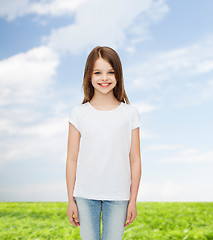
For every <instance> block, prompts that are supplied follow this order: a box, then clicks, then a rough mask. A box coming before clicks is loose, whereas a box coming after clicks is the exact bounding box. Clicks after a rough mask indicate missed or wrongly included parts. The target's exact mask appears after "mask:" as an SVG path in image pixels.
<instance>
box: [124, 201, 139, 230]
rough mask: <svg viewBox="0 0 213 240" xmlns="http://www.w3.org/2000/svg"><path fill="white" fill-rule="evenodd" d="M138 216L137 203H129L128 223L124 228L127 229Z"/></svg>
mask: <svg viewBox="0 0 213 240" xmlns="http://www.w3.org/2000/svg"><path fill="white" fill-rule="evenodd" d="M136 216H137V206H136V201H129V205H128V209H127V219H126V220H127V223H126V224H125V225H124V227H127V226H128V225H129V224H131V223H132V222H133V221H134V220H135V218H136Z"/></svg>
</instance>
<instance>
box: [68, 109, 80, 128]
mask: <svg viewBox="0 0 213 240" xmlns="http://www.w3.org/2000/svg"><path fill="white" fill-rule="evenodd" d="M68 122H70V123H72V124H73V125H74V126H75V127H76V128H77V129H78V131H79V132H80V124H79V116H78V106H75V107H74V108H73V109H72V110H71V112H70V113H69V118H68Z"/></svg>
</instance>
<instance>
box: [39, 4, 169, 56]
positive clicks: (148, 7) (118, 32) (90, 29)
mask: <svg viewBox="0 0 213 240" xmlns="http://www.w3.org/2000/svg"><path fill="white" fill-rule="evenodd" d="M121 6H122V11H121ZM167 12H168V7H167V5H166V4H165V1H161V0H160V1H157V2H155V1H152V0H145V1H143V2H141V1H139V0H134V1H122V0H118V1H112V0H110V1H98V0H90V1H87V2H85V3H84V4H82V5H81V7H80V8H79V9H78V11H76V19H75V22H74V23H72V24H70V25H68V26H65V27H62V28H59V29H55V30H52V32H51V35H50V36H47V37H43V43H47V44H48V46H50V47H51V48H54V49H57V50H59V51H62V52H63V51H64V52H66V51H70V52H71V53H72V54H80V53H81V52H83V50H88V52H89V51H90V50H91V49H90V48H91V46H94V45H108V46H111V47H113V48H119V47H122V46H125V41H126V40H127V37H126V34H127V33H128V31H129V33H130V35H131V36H132V34H133V32H131V31H132V29H133V27H135V28H136V24H138V26H137V29H138V30H135V31H134V35H136V38H137V40H138V39H140V40H139V41H142V40H143V39H144V38H146V34H147V33H146V30H145V29H146V28H147V26H148V25H149V24H150V23H151V22H152V21H155V20H153V19H154V15H155V16H157V19H160V18H162V17H163V16H164V15H165V14H166V13H167ZM139 16H142V17H141V21H140V22H139V20H138V19H137V18H139ZM144 19H146V21H145V20H144ZM139 30H140V31H139ZM132 38H135V36H133V37H132ZM132 44H133V43H132ZM129 47H131V46H129ZM129 49H131V48H129ZM130 51H132V50H130Z"/></svg>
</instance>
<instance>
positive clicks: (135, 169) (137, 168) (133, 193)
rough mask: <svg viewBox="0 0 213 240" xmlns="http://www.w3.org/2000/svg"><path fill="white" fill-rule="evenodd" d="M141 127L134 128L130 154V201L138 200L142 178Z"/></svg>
mask: <svg viewBox="0 0 213 240" xmlns="http://www.w3.org/2000/svg"><path fill="white" fill-rule="evenodd" d="M139 130H140V128H135V129H133V130H132V140H131V150H130V154H129V158H130V167H131V188H130V201H135V202H136V200H137V195H138V188H139V185H140V179H141V154H140V132H139Z"/></svg>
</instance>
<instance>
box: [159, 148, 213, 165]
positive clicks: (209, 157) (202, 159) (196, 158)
mask: <svg viewBox="0 0 213 240" xmlns="http://www.w3.org/2000/svg"><path fill="white" fill-rule="evenodd" d="M154 161H156V162H159V163H177V162H183V163H213V151H209V152H204V153H200V152H198V151H195V150H194V151H188V152H180V154H179V155H178V154H173V155H172V156H169V157H165V158H159V157H158V158H156V159H155V160H154Z"/></svg>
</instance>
